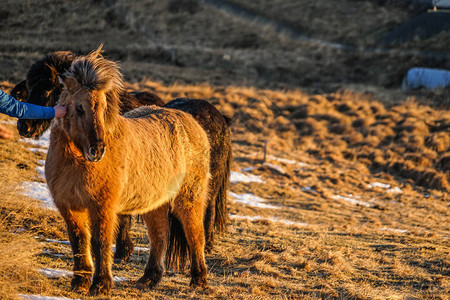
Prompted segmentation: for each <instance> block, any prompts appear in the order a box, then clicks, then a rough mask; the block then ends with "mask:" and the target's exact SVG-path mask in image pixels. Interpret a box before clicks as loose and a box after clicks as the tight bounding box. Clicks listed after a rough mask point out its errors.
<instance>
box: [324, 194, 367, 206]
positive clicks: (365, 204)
mask: <svg viewBox="0 0 450 300" xmlns="http://www.w3.org/2000/svg"><path fill="white" fill-rule="evenodd" d="M350 196H351V195H350ZM353 197H355V196H353ZM331 198H332V199H335V200H344V201H346V202H349V203H351V204H353V205H362V206H365V207H371V206H372V204H370V203H368V202H364V201H360V200H356V199H354V198H351V197H346V196H340V195H334V196H332V197H331Z"/></svg>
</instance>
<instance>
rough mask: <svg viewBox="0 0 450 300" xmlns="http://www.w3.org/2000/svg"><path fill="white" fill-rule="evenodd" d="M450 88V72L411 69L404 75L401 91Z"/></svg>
mask: <svg viewBox="0 0 450 300" xmlns="http://www.w3.org/2000/svg"><path fill="white" fill-rule="evenodd" d="M447 86H450V71H447V70H440V69H427V68H412V69H410V70H409V71H408V73H406V76H405V78H403V82H402V90H404V91H408V90H413V89H418V88H421V87H423V88H426V89H430V90H431V89H435V88H439V87H442V88H444V87H447Z"/></svg>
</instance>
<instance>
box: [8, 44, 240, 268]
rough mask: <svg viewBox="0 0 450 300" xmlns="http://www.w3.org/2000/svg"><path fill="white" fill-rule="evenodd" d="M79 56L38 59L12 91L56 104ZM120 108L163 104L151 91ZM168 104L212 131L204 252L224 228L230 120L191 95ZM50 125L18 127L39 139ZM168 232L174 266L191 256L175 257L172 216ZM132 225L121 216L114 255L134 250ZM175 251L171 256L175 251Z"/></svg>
mask: <svg viewBox="0 0 450 300" xmlns="http://www.w3.org/2000/svg"><path fill="white" fill-rule="evenodd" d="M74 59H75V55H74V54H73V53H71V52H69V51H59V52H53V53H50V54H47V55H46V56H44V57H43V58H42V59H40V60H39V61H37V62H35V63H34V64H33V65H32V66H31V67H30V69H29V71H28V74H27V79H26V80H24V81H22V82H20V83H19V84H17V85H16V86H15V87H14V88H13V90H12V91H11V95H12V96H14V97H16V98H17V99H19V100H22V101H25V102H30V103H34V104H37V105H43V106H55V105H56V103H57V101H58V100H59V96H60V94H61V91H62V87H61V85H60V84H59V82H58V74H62V73H64V72H65V71H66V70H67V69H68V68H69V67H70V65H71V63H72V61H73V60H74ZM120 101H121V103H120V110H121V113H122V114H123V113H125V112H127V111H129V110H131V109H133V108H136V107H138V106H141V105H149V104H156V105H162V104H163V102H162V100H161V99H160V98H159V97H158V96H156V95H154V94H151V93H148V92H141V93H133V94H129V93H126V92H123V93H121V95H120ZM165 107H168V108H174V109H179V110H182V111H185V112H187V113H189V114H191V115H192V116H193V117H194V118H195V119H196V120H197V121H198V122H199V124H200V125H201V126H202V127H203V129H204V130H205V132H206V133H207V135H208V139H209V142H210V145H211V157H210V164H211V166H210V173H211V181H210V186H209V198H208V201H207V208H206V213H205V218H204V227H205V238H206V250H207V251H209V250H211V248H212V246H213V242H214V236H215V235H216V234H217V233H221V232H223V231H224V229H225V225H226V220H227V208H226V199H227V189H228V184H229V175H230V167H231V166H230V164H231V160H232V152H231V138H230V128H229V126H230V119H229V118H227V117H226V116H223V115H222V114H221V113H220V112H219V111H218V110H217V109H216V108H215V107H214V106H213V105H211V104H210V103H209V102H207V101H205V100H193V99H188V98H183V99H175V100H172V101H170V102H168V103H167V104H166V105H165ZM49 126H50V122H49V121H47V120H19V122H18V124H17V128H18V130H19V133H20V134H21V135H22V136H25V137H39V136H40V135H42V133H43V132H45V131H46V130H47V129H48V128H49ZM172 220H173V221H172V222H171V230H170V235H171V238H170V241H171V242H170V247H169V250H168V256H167V258H168V259H167V261H166V264H167V266H169V265H171V263H173V264H172V265H175V264H177V263H180V264H181V265H182V264H183V262H184V261H183V260H181V261H180V262H176V261H174V259H172V258H175V257H181V258H183V257H187V249H182V248H178V249H179V251H181V252H184V253H185V254H184V255H182V253H179V254H180V255H178V256H174V255H175V253H174V245H175V244H177V243H179V244H183V243H180V241H177V239H179V238H181V239H182V238H183V235H181V234H179V233H180V230H181V226H180V224H179V222H178V221H177V220H176V219H174V218H172ZM130 224H131V216H130V215H119V218H118V225H119V226H118V235H117V239H116V252H115V256H114V257H115V259H118V260H120V259H122V260H127V259H128V257H129V256H130V255H131V253H132V252H133V243H132V241H131V238H130V236H129V228H130ZM172 254H173V255H172Z"/></svg>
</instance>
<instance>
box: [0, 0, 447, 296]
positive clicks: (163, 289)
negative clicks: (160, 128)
mask: <svg viewBox="0 0 450 300" xmlns="http://www.w3.org/2000/svg"><path fill="white" fill-rule="evenodd" d="M212 2H217V1H193V0H170V1H150V0H149V1H137V0H129V1H124V0H116V1H110V0H105V1H102V0H95V1H89V0H82V1H69V0H58V1H50V0H45V1H40V0H14V1H12V0H6V1H4V2H2V5H0V17H1V18H2V20H3V22H2V23H1V25H0V32H1V35H2V39H0V80H1V81H2V82H1V83H0V88H2V89H3V90H5V91H9V90H10V89H11V88H12V86H13V85H14V83H17V82H18V81H20V80H22V79H23V78H24V77H25V76H26V71H27V69H28V68H29V66H30V65H31V64H32V63H33V62H34V61H36V60H37V59H39V58H41V57H42V56H43V55H44V54H45V53H47V52H50V51H56V50H71V51H74V52H76V53H80V54H85V53H87V52H89V51H91V50H92V49H94V48H96V47H97V46H98V45H99V44H100V43H104V44H105V46H104V48H105V50H106V52H105V55H106V56H107V57H109V58H112V59H114V60H119V61H120V65H121V67H122V69H123V72H124V74H125V79H126V81H127V83H126V88H127V89H128V90H130V91H135V90H139V91H145V90H147V91H152V92H155V93H157V94H158V95H159V96H160V97H162V98H163V100H164V101H169V100H170V99H173V98H175V97H184V96H187V97H192V98H203V99H207V100H208V101H210V102H211V103H213V104H214V105H215V106H216V107H217V108H218V109H219V110H220V111H221V112H222V113H224V114H227V115H228V116H230V117H232V118H233V126H232V144H233V156H234V160H233V165H232V170H233V173H232V182H231V188H230V191H229V204H228V206H229V208H228V210H229V217H230V220H229V223H228V226H227V232H226V234H224V235H223V236H222V237H220V238H219V239H218V240H217V244H216V246H215V248H214V249H213V251H212V253H211V254H209V255H208V256H207V257H206V260H207V266H208V280H209V286H208V288H206V289H205V290H201V289H192V288H190V287H189V280H190V278H189V274H188V273H189V272H188V270H187V269H186V270H181V271H177V270H168V271H167V272H166V274H165V275H164V277H163V280H162V282H161V284H160V285H159V286H157V288H156V289H154V290H151V291H150V290H139V289H137V288H136V287H135V286H134V283H135V281H136V280H137V279H139V277H140V276H141V275H142V273H143V269H144V267H145V263H146V259H147V255H148V249H147V247H148V246H149V245H148V240H147V237H146V230H145V226H144V225H143V224H141V223H137V222H134V224H133V227H132V237H133V239H134V241H135V243H136V245H137V246H139V247H140V248H137V250H136V251H135V253H134V254H133V255H132V257H131V260H130V262H128V263H120V264H114V266H113V274H114V275H115V276H117V282H116V284H115V287H114V288H113V290H112V293H111V299H137V298H141V299H153V298H156V299H180V298H183V299H185V298H194V299H448V298H449V295H450V243H449V237H450V207H449V200H450V196H449V192H450V152H449V149H450V135H449V128H450V112H449V110H448V104H449V101H448V99H449V97H448V95H449V93H448V90H435V91H425V90H419V91H413V92H410V93H409V94H405V93H403V92H402V91H401V90H400V88H399V87H400V82H401V79H402V77H403V75H404V74H405V72H406V70H407V69H409V68H410V67H413V66H423V67H441V68H448V67H449V65H448V59H441V58H438V56H427V55H424V54H423V52H424V51H425V52H427V51H431V52H433V53H435V52H439V53H441V52H444V53H448V41H449V38H448V33H442V34H439V35H437V36H434V37H432V38H430V39H427V40H414V41H411V42H410V43H408V44H404V45H397V46H392V47H391V48H389V49H385V50H386V51H384V50H383V51H365V50H364V49H369V48H372V49H374V48H377V49H378V47H379V45H378V44H377V43H376V41H377V39H378V38H379V37H380V36H382V35H383V34H384V33H386V32H389V31H390V30H392V29H393V28H394V27H395V26H397V25H399V24H401V23H402V22H405V21H406V20H408V19H409V18H411V17H413V16H414V15H416V14H418V13H420V12H422V11H420V10H417V9H415V8H411V7H408V6H404V5H403V4H402V1H360V0H354V1H350V0H346V1H332V0H328V1H325V0H320V1H314V2H311V1H289V0H286V1H281V0H277V1H262V0H258V1H238V0H233V1H228V2H229V3H230V2H231V3H234V4H235V5H237V7H238V8H239V7H240V9H242V10H245V11H247V13H246V14H240V13H239V10H238V11H235V10H231V9H228V8H226V7H223V6H220V5H219V6H217V5H213V4H211V3H212ZM218 2H223V1H218ZM208 3H210V4H208ZM387 4H388V5H389V6H386V5H387ZM255 15H256V16H260V18H259V19H258V18H256V19H255V18H252V16H255ZM361 16H363V17H361ZM261 20H263V21H261ZM264 20H266V21H264ZM268 20H272V21H273V22H274V23H273V22H272V23H271V22H268ZM264 22H267V24H264ZM277 22H278V23H277ZM274 24H275V25H276V24H284V25H285V26H288V27H289V28H291V29H293V30H295V31H296V32H297V36H296V37H295V36H290V35H289V34H287V33H286V32H280V31H279V30H277V27H276V26H275V25H274ZM299 36H306V37H308V38H309V40H302V39H300V38H299ZM321 41H324V42H326V43H325V44H324V43H322V44H321V43H320V42H321ZM327 43H338V44H345V45H349V46H351V47H352V49H353V50H351V51H350V50H345V51H344V50H340V49H337V48H334V47H330V44H327ZM355 49H356V50H355ZM361 49H363V50H361ZM383 49H384V48H383ZM0 122H1V124H2V125H3V126H5V127H8V128H9V129H11V130H12V131H13V132H14V134H15V137H14V139H13V140H0V195H1V200H2V201H0V257H1V259H2V260H1V262H0V298H2V299H14V298H17V295H18V294H22V295H43V296H63V297H68V298H83V299H84V298H89V297H87V296H86V295H79V294H76V293H73V292H71V291H70V273H68V271H70V270H71V268H72V253H71V250H70V246H69V245H68V244H67V240H68V237H67V233H66V230H65V226H64V224H63V220H62V218H61V217H60V216H59V213H58V212H57V211H55V210H51V209H48V208H46V207H44V206H43V205H42V202H41V201H38V200H35V199H33V198H32V197H30V196H26V195H24V193H25V192H26V191H30V189H31V190H34V191H36V190H38V188H42V187H45V180H44V179H43V178H42V176H41V173H40V172H42V164H43V160H45V156H46V146H45V144H38V145H36V143H34V144H30V143H32V142H33V141H24V140H22V139H21V138H19V136H18V133H17V131H16V129H15V120H14V119H11V118H8V117H6V116H4V115H2V116H0ZM36 148H38V149H40V150H37V149H36ZM264 157H265V158H266V159H265V160H264ZM30 187H31V188H30ZM39 191H41V192H42V193H43V194H42V195H43V196H42V195H41V196H42V198H45V191H43V190H39ZM44 269H47V276H46V275H44V274H43V270H44ZM49 269H51V270H59V273H55V272H53V273H52V272H51V270H49ZM39 271H40V272H39ZM48 274H50V277H48V276H49V275H48Z"/></svg>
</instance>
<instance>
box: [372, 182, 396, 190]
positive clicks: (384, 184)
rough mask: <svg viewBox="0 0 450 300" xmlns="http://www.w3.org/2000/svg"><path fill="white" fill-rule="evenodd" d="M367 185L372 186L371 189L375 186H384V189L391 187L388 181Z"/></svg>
mask: <svg viewBox="0 0 450 300" xmlns="http://www.w3.org/2000/svg"><path fill="white" fill-rule="evenodd" d="M367 187H368V188H370V189H372V188H374V187H380V188H383V189H388V188H390V187H391V185H390V184H386V183H381V182H374V183H371V184H368V185H367Z"/></svg>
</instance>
